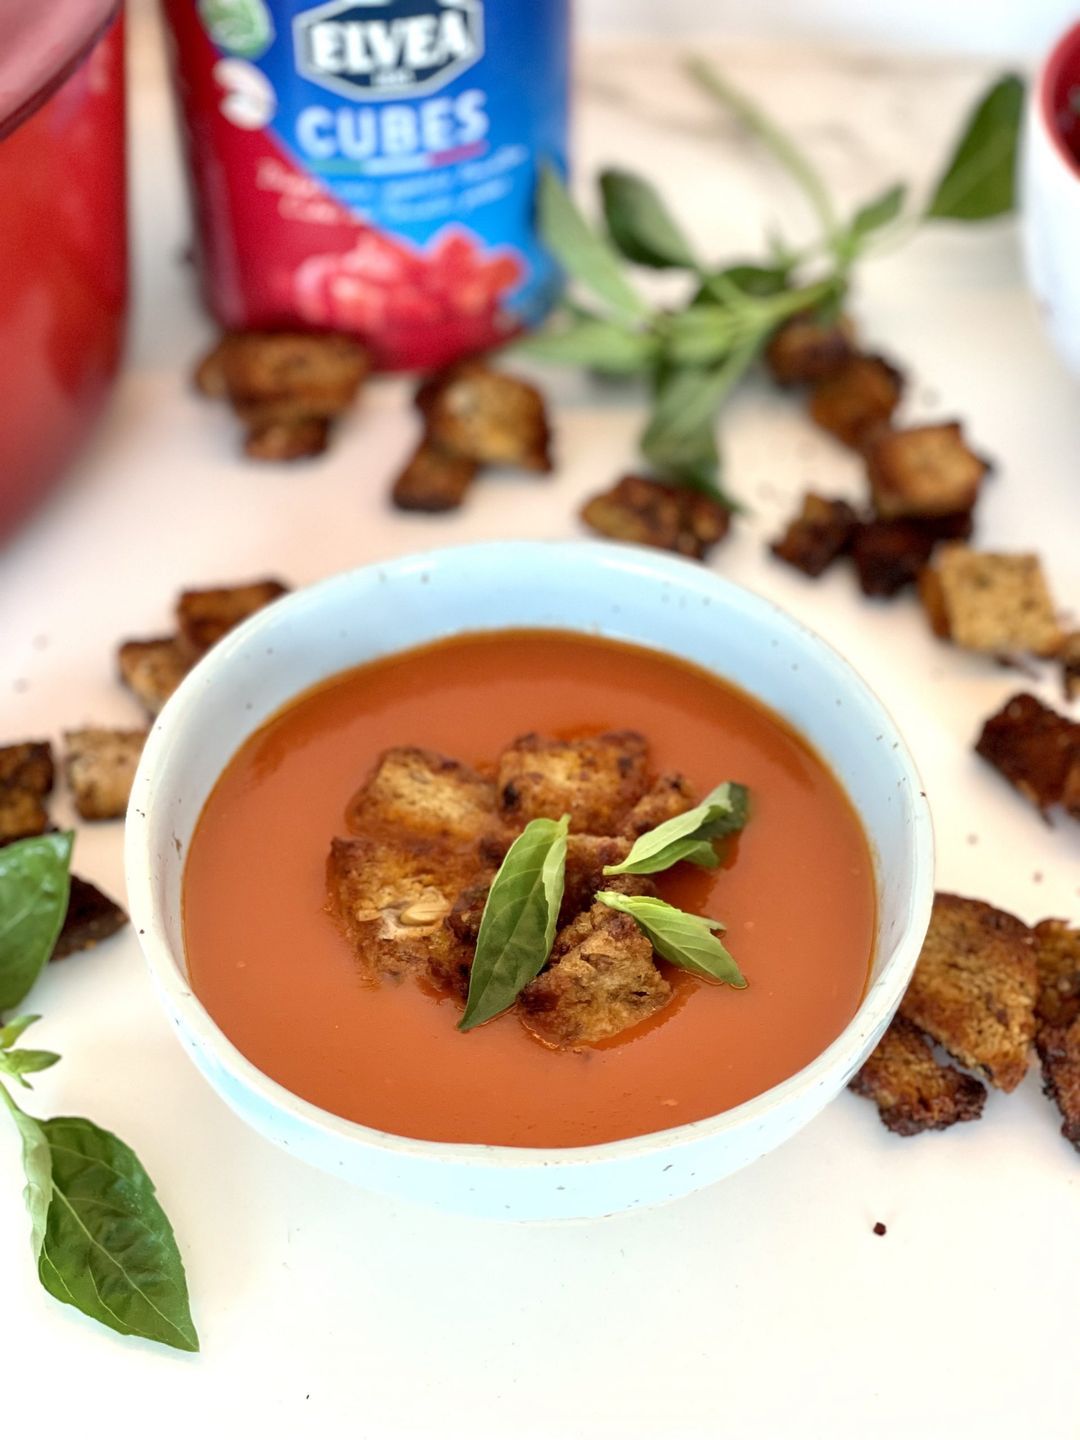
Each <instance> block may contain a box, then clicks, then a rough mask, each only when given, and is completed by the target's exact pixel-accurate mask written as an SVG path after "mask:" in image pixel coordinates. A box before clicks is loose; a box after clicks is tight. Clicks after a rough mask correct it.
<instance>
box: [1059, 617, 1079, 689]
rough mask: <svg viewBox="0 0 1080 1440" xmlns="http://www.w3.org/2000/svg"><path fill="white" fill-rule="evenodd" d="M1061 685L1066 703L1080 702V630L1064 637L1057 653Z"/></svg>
mask: <svg viewBox="0 0 1080 1440" xmlns="http://www.w3.org/2000/svg"><path fill="white" fill-rule="evenodd" d="M1058 658H1059V659H1060V661H1061V685H1062V689H1063V690H1064V692H1065V699H1066V701H1072V700H1080V630H1074V631H1073V632H1072V633H1071V634H1070V635H1066V636H1065V638H1064V639H1063V640H1062V642H1061V649H1060V650H1059V651H1058Z"/></svg>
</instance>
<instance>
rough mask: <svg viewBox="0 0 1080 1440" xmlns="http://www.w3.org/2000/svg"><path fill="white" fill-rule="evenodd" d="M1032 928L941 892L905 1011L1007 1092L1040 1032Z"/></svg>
mask: <svg viewBox="0 0 1080 1440" xmlns="http://www.w3.org/2000/svg"><path fill="white" fill-rule="evenodd" d="M1036 990H1037V979H1036V969H1035V945H1034V937H1033V935H1032V933H1031V931H1030V930H1029V929H1028V927H1027V926H1026V925H1024V924H1023V923H1022V922H1021V921H1019V920H1017V919H1016V917H1015V916H1014V915H1009V914H1007V913H1006V912H1005V911H1003V910H995V909H994V907H993V906H992V905H987V904H984V902H983V901H981V900H966V899H963V898H961V897H960V896H959V895H946V894H938V895H936V896H935V897H934V909H933V914H932V916H931V920H930V930H929V933H928V934H927V937H926V940H925V942H924V944H923V948H922V953H921V954H920V956H919V961H918V964H917V965H916V967H915V973H914V975H913V976H912V979H911V984H910V985H909V986H908V989H907V993H906V994H905V995H904V998H903V999H902V1000H901V1002H900V1014H901V1015H902V1016H903V1017H904V1019H906V1020H910V1021H911V1022H912V1024H914V1025H917V1026H918V1027H919V1029H920V1030H923V1031H925V1032H926V1034H927V1035H929V1036H930V1037H931V1039H933V1040H936V1041H937V1042H938V1044H939V1045H942V1046H944V1048H945V1049H946V1050H947V1051H948V1052H949V1054H950V1055H952V1056H953V1058H954V1059H956V1060H958V1061H959V1062H960V1063H961V1065H966V1066H967V1067H968V1068H969V1069H971V1070H977V1071H979V1072H980V1073H981V1074H983V1075H985V1076H986V1078H987V1079H988V1080H989V1081H990V1083H991V1084H992V1085H996V1086H997V1087H998V1089H1000V1090H1015V1089H1016V1087H1017V1085H1019V1083H1020V1081H1021V1080H1022V1079H1023V1078H1024V1075H1025V1073H1026V1071H1027V1067H1028V1050H1029V1049H1030V1046H1031V1042H1032V1040H1033V1038H1034V1035H1035V996H1036Z"/></svg>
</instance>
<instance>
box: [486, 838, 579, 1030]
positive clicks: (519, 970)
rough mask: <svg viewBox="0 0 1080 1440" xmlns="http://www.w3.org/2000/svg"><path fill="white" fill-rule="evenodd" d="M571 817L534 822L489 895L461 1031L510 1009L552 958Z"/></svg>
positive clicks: (515, 845)
mask: <svg viewBox="0 0 1080 1440" xmlns="http://www.w3.org/2000/svg"><path fill="white" fill-rule="evenodd" d="M569 829H570V817H569V816H568V815H564V816H563V817H562V819H561V820H530V821H529V823H528V825H526V826H525V829H524V830H523V831H522V832H521V834H520V835H519V836H518V837H517V839H516V840H515V841H514V843H513V844H512V845H511V846H510V849H509V850H508V851H507V852H506V859H505V860H504V861H503V863H502V864H501V865H500V867H499V870H498V873H497V874H496V876H495V879H494V880H493V881H492V883H491V889H490V891H489V892H488V898H487V903H486V904H485V906H484V913H483V915H482V917H481V919H480V931H479V934H478V935H477V937H476V954H475V955H474V957H473V963H472V971H471V973H470V975H469V998H468V1000H467V1002H466V1005H465V1013H464V1015H462V1017H461V1019H460V1021H459V1022H458V1029H459V1030H471V1029H472V1028H473V1026H474V1025H482V1024H483V1023H484V1021H485V1020H491V1019H493V1018H494V1016H496V1015H500V1014H501V1013H502V1012H503V1011H504V1010H506V1009H508V1008H509V1006H511V1005H512V1004H513V1003H514V1001H515V1000H516V999H517V997H518V995H519V994H520V993H521V991H522V990H523V989H524V988H525V986H526V985H527V984H528V983H529V981H530V980H532V979H534V978H535V977H536V976H537V975H539V973H540V971H541V970H542V969H543V968H544V964H545V962H546V961H547V958H548V956H549V955H550V954H551V944H552V941H553V940H554V939H555V923H556V921H557V920H558V918H559V906H560V905H561V904H562V897H563V885H564V883H565V879H566V837H567V834H568V833H569Z"/></svg>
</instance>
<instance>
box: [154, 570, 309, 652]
mask: <svg viewBox="0 0 1080 1440" xmlns="http://www.w3.org/2000/svg"><path fill="white" fill-rule="evenodd" d="M288 590H289V587H288V586H287V585H283V584H282V583H281V581H280V580H253V581H252V582H251V583H250V584H248V585H226V586H218V587H214V588H211V589H208V590H184V591H183V592H182V593H181V595H180V599H179V600H178V601H177V605H176V620H177V625H178V626H179V630H180V635H179V640H180V645H181V648H182V650H183V652H184V653H185V654H186V655H187V656H189V657H191V658H192V659H196V658H198V657H199V656H201V655H205V654H206V652H207V650H209V649H210V647H211V646H212V645H216V644H217V642H218V641H219V640H220V639H221V638H222V636H223V635H227V634H228V633H229V631H230V630H232V629H233V627H234V626H236V625H239V624H240V623H241V622H242V621H244V620H246V619H247V618H248V616H249V615H254V614H255V612H256V611H257V610H261V609H262V608H263V606H264V605H269V604H270V603H271V602H272V601H274V600H277V599H279V598H280V597H281V596H282V595H287V594H288Z"/></svg>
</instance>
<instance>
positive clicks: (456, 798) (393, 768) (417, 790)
mask: <svg viewBox="0 0 1080 1440" xmlns="http://www.w3.org/2000/svg"><path fill="white" fill-rule="evenodd" d="M346 823H347V824H348V826H349V829H350V830H351V831H352V832H353V833H354V834H357V835H363V834H366V833H369V832H371V831H372V830H375V829H378V830H384V829H385V830H389V831H395V830H397V831H401V832H407V833H408V835H410V836H421V837H427V838H431V839H439V840H444V841H447V842H449V843H452V844H454V845H459V846H461V845H464V846H471V847H473V848H474V850H475V847H476V846H477V845H478V843H479V841H480V839H481V838H482V837H483V836H484V835H485V834H486V833H487V832H488V831H490V830H492V829H494V828H495V826H496V823H497V816H496V812H495V786H494V783H493V782H492V781H491V780H488V779H486V778H485V777H484V776H482V775H479V774H478V773H477V772H476V771H475V770H471V769H470V768H469V766H468V765H463V764H461V762H460V761H458V760H451V759H449V758H448V757H447V756H445V755H440V754H439V753H438V752H437V751H434V750H423V749H420V748H419V747H418V746H411V745H401V746H397V747H395V748H394V749H392V750H384V751H383V753H382V754H381V755H380V756H379V759H378V761H377V762H376V764H375V767H374V769H373V770H372V772H371V774H370V775H369V776H368V778H367V779H366V780H365V781H364V784H363V785H362V786H361V788H360V789H359V790H358V791H357V793H356V794H355V795H354V796H353V798H352V799H351V800H350V801H349V805H348V808H347V810H346Z"/></svg>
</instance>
